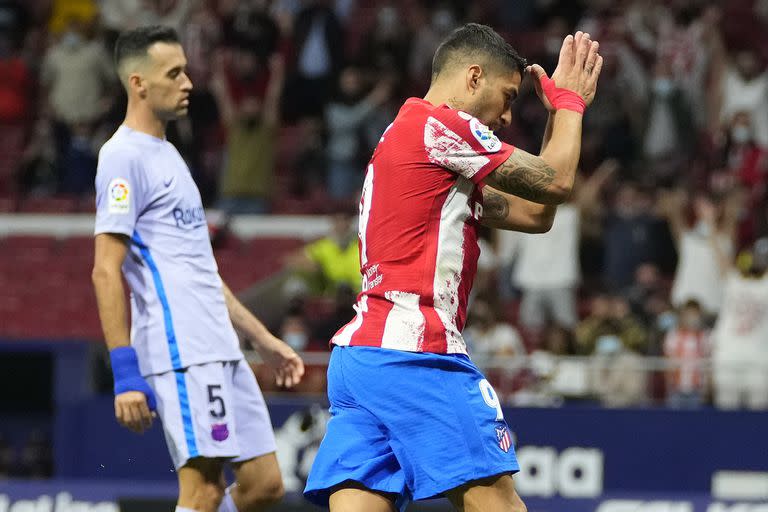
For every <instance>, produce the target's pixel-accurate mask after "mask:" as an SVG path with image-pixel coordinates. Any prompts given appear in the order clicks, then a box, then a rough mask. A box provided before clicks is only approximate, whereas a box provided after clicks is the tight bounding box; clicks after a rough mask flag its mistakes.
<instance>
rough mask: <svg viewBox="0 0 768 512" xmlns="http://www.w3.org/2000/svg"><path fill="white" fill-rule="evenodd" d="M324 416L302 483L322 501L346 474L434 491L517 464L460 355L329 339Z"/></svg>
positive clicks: (474, 372) (498, 416)
mask: <svg viewBox="0 0 768 512" xmlns="http://www.w3.org/2000/svg"><path fill="white" fill-rule="evenodd" d="M328 399H329V401H330V403H331V408H330V412H331V419H330V421H329V422H328V430H327V432H326V434H325V438H324V439H323V442H322V444H321V445H320V449H319V451H318V454H317V457H316V459H315V462H314V464H313V466H312V470H311V471H310V474H309V478H308V480H307V487H306V489H305V490H304V495H305V496H306V498H307V499H308V500H309V501H311V502H313V503H315V504H317V505H320V506H325V507H327V506H328V498H329V497H330V494H331V491H332V490H334V487H337V486H338V485H339V484H341V483H344V482H348V481H354V482H359V483H361V484H362V485H363V486H365V487H367V488H369V489H372V490H375V491H381V492H385V493H393V494H396V495H398V499H397V505H398V506H399V507H401V509H404V507H405V506H406V505H407V503H408V501H410V500H411V499H414V500H422V499H428V498H434V497H437V496H440V495H441V494H443V493H445V492H446V491H449V490H451V489H454V488H456V487H459V486H461V485H463V484H465V483H468V482H471V481H473V480H477V479H480V478H485V477H490V476H494V475H499V474H504V473H515V472H517V471H518V470H519V467H518V464H517V458H516V457H515V450H514V447H513V446H512V440H511V437H510V436H511V433H510V431H509V428H508V427H507V424H506V422H505V421H504V418H503V415H502V412H501V407H500V406H499V402H498V398H497V397H496V393H495V392H494V391H493V388H492V387H491V386H490V384H488V381H487V380H485V377H483V375H482V373H480V371H479V370H478V369H477V367H475V365H474V364H473V363H472V362H471V361H470V359H469V358H468V357H467V356H464V355H453V354H452V355H444V354H429V353H414V352H404V351H399V350H388V349H382V348H372V347H335V348H334V349H333V353H332V355H331V361H330V363H329V365H328Z"/></svg>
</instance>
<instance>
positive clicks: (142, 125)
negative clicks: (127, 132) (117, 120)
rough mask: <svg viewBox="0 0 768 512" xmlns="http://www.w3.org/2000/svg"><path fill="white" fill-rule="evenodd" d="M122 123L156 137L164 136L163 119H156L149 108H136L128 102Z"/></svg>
mask: <svg viewBox="0 0 768 512" xmlns="http://www.w3.org/2000/svg"><path fill="white" fill-rule="evenodd" d="M123 124H124V125H125V126H127V127H128V128H130V129H131V130H136V131H137V132H142V133H146V134H148V135H152V136H153V137H157V138H158V139H164V138H165V124H166V123H165V121H163V120H161V119H158V118H157V116H156V115H155V114H154V113H153V112H152V111H151V110H149V109H145V108H138V107H137V106H136V105H131V104H130V103H129V104H128V109H127V111H126V113H125V120H123Z"/></svg>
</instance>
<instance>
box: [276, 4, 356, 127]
mask: <svg viewBox="0 0 768 512" xmlns="http://www.w3.org/2000/svg"><path fill="white" fill-rule="evenodd" d="M330 4H331V2H330V0H308V1H307V2H306V5H305V7H304V9H302V10H301V11H300V12H299V13H298V15H297V16H296V19H295V21H294V23H293V43H294V47H295V51H296V62H295V68H294V69H292V74H291V75H290V77H289V80H288V83H287V84H286V87H287V91H286V97H287V98H290V99H291V101H290V103H286V105H285V107H286V110H287V112H286V115H287V116H288V117H289V119H296V118H301V117H304V116H317V115H320V114H322V112H323V108H324V107H325V105H326V103H327V102H328V100H329V99H330V97H331V95H332V92H333V88H334V84H335V80H336V77H337V76H338V73H339V70H341V68H342V66H343V63H344V55H343V52H344V32H343V28H342V26H341V23H340V21H339V18H338V17H337V16H336V13H335V12H334V10H333V9H332V8H331V6H330Z"/></svg>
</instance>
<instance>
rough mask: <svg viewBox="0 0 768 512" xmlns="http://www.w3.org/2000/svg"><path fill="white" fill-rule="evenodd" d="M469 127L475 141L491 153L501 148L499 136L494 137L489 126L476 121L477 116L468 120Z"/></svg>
mask: <svg viewBox="0 0 768 512" xmlns="http://www.w3.org/2000/svg"><path fill="white" fill-rule="evenodd" d="M469 129H470V130H472V135H474V136H475V138H476V139H477V141H478V142H479V143H480V144H482V146H483V147H484V148H485V149H487V150H488V151H490V152H491V153H495V152H497V151H498V150H500V149H501V141H500V140H499V138H498V137H496V135H495V134H494V133H493V131H492V130H491V129H490V128H488V127H487V126H485V125H484V124H483V123H481V122H480V121H478V120H477V118H474V117H473V118H472V119H470V120H469Z"/></svg>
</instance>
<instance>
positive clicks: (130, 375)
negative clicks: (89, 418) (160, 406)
mask: <svg viewBox="0 0 768 512" xmlns="http://www.w3.org/2000/svg"><path fill="white" fill-rule="evenodd" d="M109 358H110V359H111V360H112V374H113V375H114V378H115V395H119V394H120V393H125V392H126V391H140V392H142V393H144V395H145V396H146V397H147V406H148V407H149V410H150V411H154V410H155V409H156V408H157V402H156V400H155V393H154V391H152V388H151V387H149V384H147V381H146V380H145V379H144V377H142V376H141V372H140V371H139V360H138V358H137V357H136V351H135V350H134V349H133V347H117V348H113V349H112V350H110V352H109Z"/></svg>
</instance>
